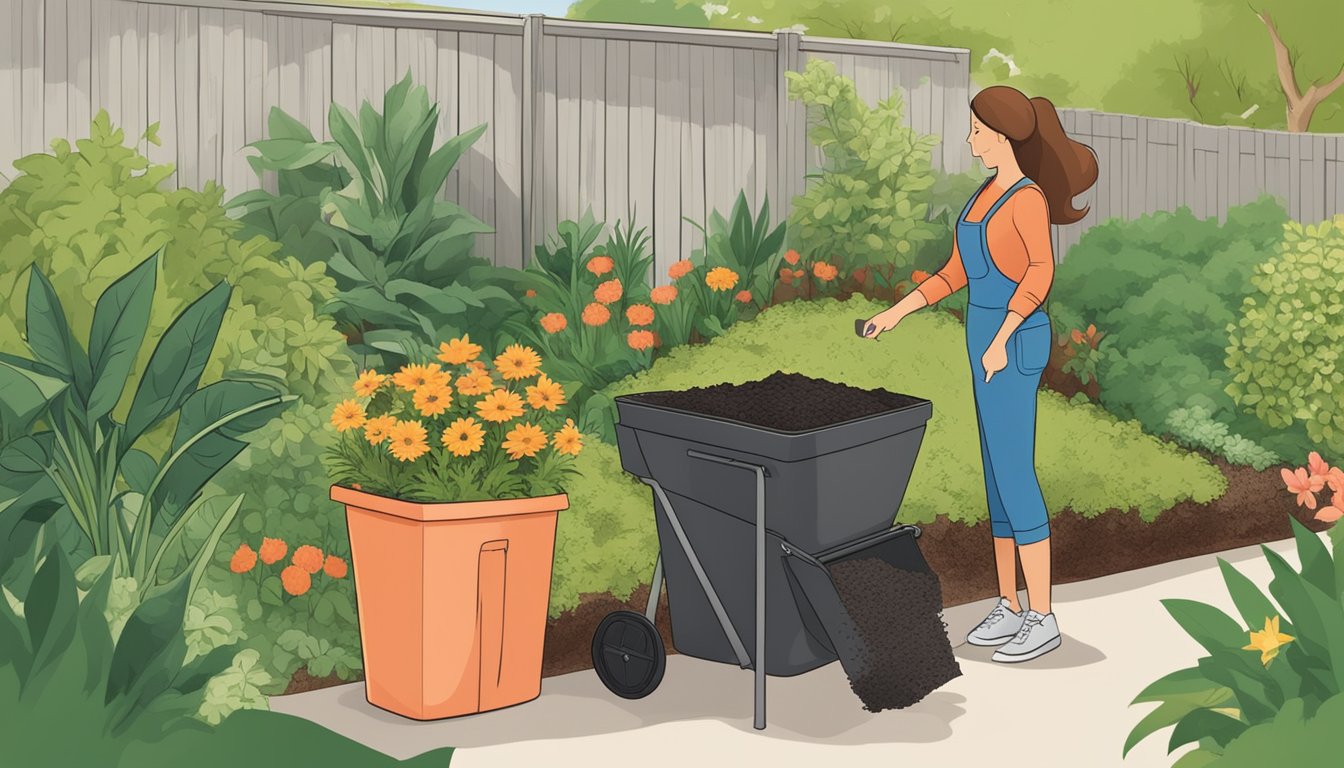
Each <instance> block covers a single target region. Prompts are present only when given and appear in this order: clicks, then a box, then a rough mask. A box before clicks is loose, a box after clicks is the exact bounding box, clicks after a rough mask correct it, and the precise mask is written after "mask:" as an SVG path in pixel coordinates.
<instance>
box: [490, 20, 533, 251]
mask: <svg viewBox="0 0 1344 768" xmlns="http://www.w3.org/2000/svg"><path fill="white" fill-rule="evenodd" d="M492 37H493V38H494V42H495V71H494V76H495V101H494V123H493V125H492V126H491V128H492V133H493V134H494V148H493V151H494V172H495V201H494V217H495V218H494V224H495V247H494V260H495V263H496V264H499V265H501V266H508V267H518V268H521V267H522V266H523V264H524V263H525V260H524V257H523V137H524V136H526V135H527V134H526V131H524V130H523V120H522V109H523V86H522V78H523V77H526V73H525V72H524V71H523V39H522V38H521V37H516V36H512V35H492Z"/></svg>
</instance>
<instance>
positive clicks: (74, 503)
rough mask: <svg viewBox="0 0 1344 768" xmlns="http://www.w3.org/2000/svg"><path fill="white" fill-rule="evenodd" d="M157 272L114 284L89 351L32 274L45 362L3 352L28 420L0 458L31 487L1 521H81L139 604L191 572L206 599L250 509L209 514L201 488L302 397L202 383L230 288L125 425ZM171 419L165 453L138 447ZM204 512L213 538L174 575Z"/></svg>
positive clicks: (137, 401) (204, 308) (31, 332)
mask: <svg viewBox="0 0 1344 768" xmlns="http://www.w3.org/2000/svg"><path fill="white" fill-rule="evenodd" d="M158 270H159V256H158V254H155V255H153V256H151V257H149V258H148V259H146V260H145V261H143V262H142V263H141V264H140V265H139V266H137V267H136V268H135V269H133V270H131V271H130V272H129V273H127V274H126V275H125V276H123V277H122V278H120V279H118V280H117V281H116V282H114V283H112V285H111V286H109V287H108V289H107V290H106V291H105V292H104V293H103V295H102V296H101V297H100V298H99V299H98V303H97V306H96V307H95V309H94V313H93V320H92V323H91V326H90V330H89V333H88V335H87V338H88V348H87V351H86V349H85V345H84V344H83V343H81V342H80V341H79V340H78V339H76V338H75V335H74V333H73V331H72V329H71V327H70V324H69V321H68V318H67V316H66V312H65V309H64V307H63V306H62V304H61V301H60V298H59V297H58V296H57V295H56V291H55V288H53V286H52V284H51V282H50V281H49V280H48V279H47V278H46V276H45V275H43V274H42V272H41V271H40V270H38V268H37V266H36V265H34V266H33V267H32V268H31V270H30V278H29V286H28V307H27V340H28V345H29V347H30V348H31V350H32V354H33V357H32V358H31V359H28V358H22V357H18V356H15V355H10V354H3V355H0V371H4V373H3V374H0V376H4V377H7V378H8V380H9V381H11V382H12V383H14V384H16V385H18V386H19V389H20V393H21V394H20V398H19V400H18V403H19V408H17V409H14V410H15V411H16V414H17V413H19V412H21V414H22V415H23V417H24V418H25V419H26V420H27V424H24V423H22V422H20V421H14V422H11V423H12V424H13V427H7V430H8V431H10V432H11V434H16V435H17V436H16V437H14V438H13V439H12V440H10V441H9V442H7V443H6V444H5V445H4V446H3V448H0V468H3V470H4V471H5V473H6V476H7V478H9V479H7V481H6V485H7V486H15V485H22V484H27V485H28V488H29V490H28V491H26V492H25V493H24V494H23V495H21V496H18V497H16V498H13V499H12V502H11V503H10V504H9V505H8V506H7V507H6V508H4V510H3V512H2V513H0V521H13V522H10V523H9V524H8V525H6V526H5V527H7V528H10V529H13V527H14V525H15V524H17V522H19V521H21V520H23V519H24V518H25V516H27V515H29V514H31V513H33V512H34V511H35V510H38V509H41V510H45V512H44V514H52V513H54V510H53V508H59V510H60V511H61V512H65V513H68V514H69V515H70V516H71V517H72V518H73V520H74V521H75V524H76V525H77V527H78V529H79V532H80V533H81V534H82V536H83V538H84V540H85V541H86V542H87V544H88V545H89V552H90V556H91V557H93V558H101V559H103V562H104V567H109V568H110V570H112V571H114V572H115V573H116V574H117V575H120V576H127V577H130V578H132V579H134V580H135V584H136V585H137V590H138V592H139V596H140V598H141V599H144V598H145V597H147V596H148V595H149V593H150V591H151V590H152V589H154V588H155V587H158V586H159V585H160V584H161V583H162V582H163V581H171V580H172V579H173V578H175V577H176V576H177V575H179V574H190V584H191V587H192V588H193V589H194V587H195V586H196V584H197V583H198V582H199V580H200V577H201V574H202V573H203V571H204V569H205V566H206V564H207V562H208V558H209V556H210V554H211V553H212V552H213V551H214V548H215V546H216V544H217V543H218V541H219V539H220V537H221V536H222V535H223V533H224V531H225V530H226V529H227V528H228V526H229V525H230V524H231V523H232V522H233V518H234V516H235V515H236V513H237V511H238V507H239V506H240V504H241V501H242V499H241V497H238V498H236V499H234V500H233V501H232V503H229V504H228V505H227V507H224V505H221V504H214V503H207V498H206V497H203V496H202V495H201V492H202V490H203V489H204V488H205V486H206V484H207V483H209V481H210V480H211V478H213V477H214V476H215V475H216V474H217V473H218V472H219V471H220V470H221V469H223V468H224V467H225V466H226V465H227V464H228V463H229V462H231V461H233V459H234V458H235V457H236V456H237V455H238V454H239V453H241V452H242V450H243V449H244V448H245V447H246V443H245V442H244V441H243V439H242V438H244V437H245V436H246V435H247V434H248V433H249V432H251V431H253V430H255V429H258V428H259V427H261V426H263V425H265V424H266V422H267V421H269V420H270V419H271V418H272V417H274V416H275V415H277V414H278V413H279V412H280V410H281V409H282V408H283V407H284V405H285V404H286V403H289V402H291V401H293V400H294V399H295V396H293V395H285V394H280V392H279V391H277V389H275V388H273V387H267V386H262V385H260V384H257V383H254V382H250V381H242V380H231V379H225V380H223V381H218V382H215V383H213V384H209V385H206V386H204V387H201V386H200V380H201V374H202V372H203V371H204V370H205V366H206V363H207V362H208V361H209V359H210V355H211V352H212V350H213V348H214V344H215V339H216V337H217V335H218V334H219V328H220V325H221V323H222V322H223V318H224V312H225V309H226V308H227V307H228V303H229V293H230V290H231V289H230V288H229V285H228V284H227V283H225V282H223V281H221V282H219V283H218V284H216V285H215V287H214V288H212V289H211V290H210V291H208V292H207V293H206V294H205V295H203V296H201V297H200V298H199V299H197V300H196V301H195V302H194V303H192V304H191V305H189V306H188V307H187V308H186V309H184V310H183V311H182V312H181V313H180V314H179V315H178V316H177V317H176V318H175V319H174V320H173V322H172V323H171V324H170V325H169V326H168V329H167V330H166V331H165V332H164V333H163V335H162V337H160V338H159V339H158V341H157V344H156V345H155V348H154V352H153V354H151V355H150V357H149V360H148V362H147V364H146V368H145V371H144V373H143V374H142V375H141V376H140V378H139V384H138V386H137V387H136V390H135V396H134V398H133V399H132V401H131V407H130V410H129V411H128V413H127V416H126V419H125V420H124V421H118V420H116V419H114V418H113V416H112V411H113V409H114V407H115V406H116V404H117V402H118V401H120V400H121V398H122V392H123V390H124V389H125V387H126V383H127V381H128V379H129V378H130V375H131V372H132V366H133V365H134V363H135V360H136V358H137V357H138V356H139V351H140V347H141V345H142V344H143V343H144V341H145V337H146V332H147V331H148V329H149V317H150V309H151V304H152V303H153V297H154V285H155V281H156V280H157V279H158V278H157V276H158ZM170 418H173V419H175V420H176V427H175V429H174V432H173V438H172V443H171V444H170V446H169V450H168V451H167V452H165V454H164V455H163V456H161V457H160V458H157V459H156V458H154V457H153V456H151V455H150V454H149V453H146V452H145V451H143V450H140V449H139V448H137V447H136V446H137V445H138V444H140V441H141V439H142V438H143V437H144V436H145V434H146V433H147V432H149V431H150V430H151V429H153V428H154V427H155V426H157V425H158V424H160V423H161V422H164V421H165V420H167V419H170ZM7 421H8V420H7ZM25 478H26V482H25ZM198 515H210V516H211V517H210V519H212V520H213V521H215V522H214V523H213V527H212V530H210V532H209V533H208V535H207V536H206V537H205V538H204V539H202V540H199V541H198V542H197V544H196V547H195V549H194V551H193V552H191V554H190V555H189V556H188V557H187V558H186V560H185V563H184V564H183V565H182V566H181V568H180V569H178V570H177V571H174V572H172V573H168V574H164V573H163V569H162V568H161V565H162V561H163V559H164V555H165V553H167V552H168V551H170V548H171V547H173V546H174V545H179V544H180V543H181V542H180V541H179V539H180V537H181V536H182V535H183V532H184V530H185V529H186V527H187V525H188V524H189V523H191V522H192V521H193V520H194V519H195V518H196V517H197V516H198Z"/></svg>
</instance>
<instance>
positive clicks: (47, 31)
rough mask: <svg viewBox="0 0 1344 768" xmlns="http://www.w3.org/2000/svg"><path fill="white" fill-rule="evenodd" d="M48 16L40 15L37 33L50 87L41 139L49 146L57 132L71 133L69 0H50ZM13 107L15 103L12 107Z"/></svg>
mask: <svg viewBox="0 0 1344 768" xmlns="http://www.w3.org/2000/svg"><path fill="white" fill-rule="evenodd" d="M39 2H40V0H39ZM43 10H44V11H45V18H39V19H38V22H39V24H40V26H39V27H38V29H37V30H36V31H37V37H38V38H39V39H42V40H43V41H44V42H43V45H44V46H45V47H44V50H43V68H42V80H41V82H42V83H43V85H45V86H46V87H45V88H44V90H43V93H42V96H41V98H42V107H43V111H42V125H41V128H42V130H41V135H40V136H39V137H38V142H39V143H40V144H41V145H42V146H41V148H42V149H44V150H45V149H46V144H47V140H48V139H49V138H50V137H51V136H53V135H55V134H61V135H65V136H69V135H70V128H71V126H70V120H69V110H70V98H69V95H68V91H69V89H70V70H69V67H70V61H69V56H68V55H67V48H68V47H69V45H70V40H69V39H68V37H67V35H66V31H65V30H66V29H67V28H68V27H69V25H70V19H69V11H70V8H69V6H68V5H67V4H66V0H46V3H45V8H44V9H43ZM11 109H13V107H11Z"/></svg>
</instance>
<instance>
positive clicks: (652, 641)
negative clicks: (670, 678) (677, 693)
mask: <svg viewBox="0 0 1344 768" xmlns="http://www.w3.org/2000/svg"><path fill="white" fill-rule="evenodd" d="M666 666H667V651H666V650H665V649H664V648H663V638H662V636H660V635H659V634H658V629H657V628H656V627H655V626H654V625H653V622H651V621H649V620H648V619H647V618H645V617H644V615H643V614H639V613H635V612H634V611H617V612H615V613H612V614H609V615H608V616H607V617H606V618H605V619H603V620H602V623H601V624H598V625H597V631H596V632H594V633H593V670H594V671H595V672H597V676H598V678H599V679H601V681H602V684H603V685H605V686H607V690H609V691H611V692H612V693H614V694H616V695H617V696H620V697H621V698H624V699H642V698H644V697H645V696H648V695H649V694H650V693H653V691H654V689H656V688H657V687H658V684H659V683H661V682H662V681H663V670H664V668H665V667H666Z"/></svg>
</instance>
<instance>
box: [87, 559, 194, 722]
mask: <svg viewBox="0 0 1344 768" xmlns="http://www.w3.org/2000/svg"><path fill="white" fill-rule="evenodd" d="M189 591H190V582H189V580H188V579H187V578H178V579H175V580H174V581H173V582H172V583H171V584H169V585H168V586H166V587H165V588H163V589H161V590H159V591H158V592H157V593H155V594H153V595H151V596H149V597H148V598H147V599H146V600H144V601H143V602H141V603H140V605H138V606H136V608H135V610H134V611H132V613H131V616H130V618H129V619H127V620H126V626H125V627H123V628H122V630H121V637H120V638H119V639H118V640H117V647H116V650H114V651H113V653H112V662H111V666H110V667H109V669H108V673H107V701H108V702H109V703H110V702H112V701H114V700H116V699H118V698H121V697H128V696H133V695H134V694H135V693H136V692H137V691H135V690H134V689H135V688H136V687H137V685H140V686H141V687H140V691H139V692H141V693H143V692H144V691H145V686H144V683H147V682H150V681H151V680H153V679H154V678H157V679H158V681H161V682H162V688H161V690H163V689H166V688H168V687H169V685H171V683H172V680H173V678H175V677H176V676H177V674H178V673H179V672H180V671H181V668H182V667H181V659H182V658H184V657H185V653H186V641H185V639H184V637H183V617H184V616H185V614H186V610H187V598H188V593H189ZM176 646H181V653H180V655H179V654H177V653H175V652H174V648H175V647H176ZM174 659H177V664H176V666H174V665H173V661H174ZM170 667H171V668H170ZM138 703H140V699H137V700H136V701H134V702H132V703H131V706H135V705H136V704H138Z"/></svg>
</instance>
